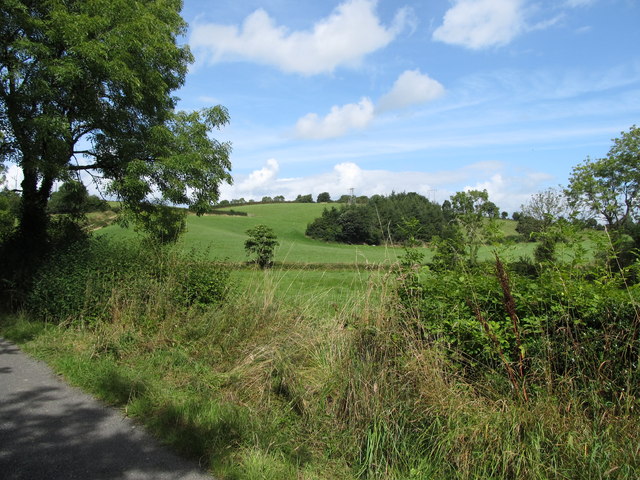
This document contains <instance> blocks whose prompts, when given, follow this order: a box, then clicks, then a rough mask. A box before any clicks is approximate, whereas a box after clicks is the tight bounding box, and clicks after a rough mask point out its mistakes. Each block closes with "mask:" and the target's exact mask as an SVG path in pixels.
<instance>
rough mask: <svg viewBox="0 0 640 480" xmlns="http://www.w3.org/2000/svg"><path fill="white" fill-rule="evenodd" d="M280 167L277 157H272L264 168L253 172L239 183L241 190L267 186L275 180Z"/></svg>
mask: <svg viewBox="0 0 640 480" xmlns="http://www.w3.org/2000/svg"><path fill="white" fill-rule="evenodd" d="M279 169H280V166H279V165H278V161H277V160H276V159H275V158H270V159H269V160H267V164H266V165H265V166H264V167H263V168H261V169H260V170H255V171H253V172H251V174H250V175H249V177H248V178H246V179H245V180H243V181H242V182H241V183H240V184H239V185H238V188H239V189H240V190H246V191H253V190H256V189H260V188H261V187H264V186H267V185H269V184H270V183H271V182H273V180H275V178H276V177H277V175H278V170H279Z"/></svg>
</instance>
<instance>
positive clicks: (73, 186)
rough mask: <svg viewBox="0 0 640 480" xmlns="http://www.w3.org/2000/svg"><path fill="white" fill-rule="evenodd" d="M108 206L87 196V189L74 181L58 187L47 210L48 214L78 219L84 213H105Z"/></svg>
mask: <svg viewBox="0 0 640 480" xmlns="http://www.w3.org/2000/svg"><path fill="white" fill-rule="evenodd" d="M108 208H109V204H108V203H107V202H106V201H105V200H102V199H101V198H99V197H97V196H96V195H89V192H88V191H87V187H85V186H84V184H82V183H81V182H78V181H76V180H69V181H66V182H65V183H63V184H62V185H61V186H60V189H59V190H58V191H57V192H53V193H52V194H51V197H50V198H49V203H48V205H47V210H48V211H49V212H50V213H57V214H66V215H71V216H72V217H75V218H79V217H82V216H83V215H84V214H85V213H88V212H95V211H105V210H107V209H108Z"/></svg>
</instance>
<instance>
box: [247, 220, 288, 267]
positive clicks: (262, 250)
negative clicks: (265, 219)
mask: <svg viewBox="0 0 640 480" xmlns="http://www.w3.org/2000/svg"><path fill="white" fill-rule="evenodd" d="M246 233H247V235H249V238H247V240H246V241H245V242H244V249H245V250H246V251H247V255H255V256H256V258H255V262H256V263H257V264H258V265H260V268H266V267H268V266H270V265H271V263H272V262H273V255H274V253H275V249H276V247H277V246H278V245H279V242H278V239H277V237H276V234H275V233H274V231H273V229H271V227H268V226H266V225H257V226H255V227H253V228H250V229H249V230H247V232H246Z"/></svg>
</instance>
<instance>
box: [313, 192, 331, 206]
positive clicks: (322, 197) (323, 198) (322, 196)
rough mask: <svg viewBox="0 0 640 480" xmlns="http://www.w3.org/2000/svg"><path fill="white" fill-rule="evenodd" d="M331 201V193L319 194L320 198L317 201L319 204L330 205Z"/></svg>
mask: <svg viewBox="0 0 640 480" xmlns="http://www.w3.org/2000/svg"><path fill="white" fill-rule="evenodd" d="M330 201H331V195H329V192H322V193H319V194H318V198H317V200H316V202H317V203H329V202H330Z"/></svg>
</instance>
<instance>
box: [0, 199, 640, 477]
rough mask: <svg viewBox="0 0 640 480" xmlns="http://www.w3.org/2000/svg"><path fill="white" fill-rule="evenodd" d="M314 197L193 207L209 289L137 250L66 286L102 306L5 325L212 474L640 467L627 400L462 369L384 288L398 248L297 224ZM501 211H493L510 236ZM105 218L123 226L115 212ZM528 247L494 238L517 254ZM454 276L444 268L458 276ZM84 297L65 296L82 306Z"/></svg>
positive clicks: (315, 210)
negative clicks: (254, 256)
mask: <svg viewBox="0 0 640 480" xmlns="http://www.w3.org/2000/svg"><path fill="white" fill-rule="evenodd" d="M323 207H324V206H322V205H316V204H285V205H252V206H243V207H238V206H234V207H233V208H234V209H237V210H239V209H243V210H245V211H247V212H248V213H249V214H250V215H249V216H247V217H239V216H234V217H231V216H230V217H224V216H210V217H195V216H190V217H189V218H188V226H189V232H188V233H187V237H186V239H185V242H184V244H183V245H182V248H183V249H184V250H186V251H190V250H191V249H192V248H196V247H198V248H201V249H202V251H205V252H206V254H203V255H206V258H205V260H206V259H208V258H213V257H217V258H222V257H226V258H227V259H229V260H230V261H231V262H235V263H236V264H235V266H234V267H233V270H232V272H231V279H232V280H233V283H234V284H235V288H234V289H233V290H232V293H231V294H230V295H229V296H228V297H227V298H226V299H225V301H224V302H223V303H222V304H219V303H215V304H207V305H203V304H199V303H196V304H191V303H185V302H176V301H175V295H176V292H181V291H183V290H184V285H183V282H184V278H185V277H184V273H185V272H187V273H189V272H192V271H193V270H194V268H193V267H194V266H195V265H196V264H197V265H206V264H207V262H206V261H201V260H202V257H200V256H197V255H196V256H195V257H193V256H192V257H188V258H187V260H184V259H182V257H181V256H177V257H170V258H168V259H167V258H163V259H162V261H161V262H159V263H157V266H156V267H153V268H151V269H150V271H149V272H150V273H149V274H147V273H148V272H147V271H146V270H145V269H146V268H147V267H146V265H147V264H153V263H154V262H153V261H152V260H153V255H152V253H151V252H144V251H139V253H138V257H135V258H139V259H140V260H141V262H140V263H136V261H134V260H135V259H132V260H131V261H130V262H129V263H130V264H131V265H133V267H131V268H133V271H134V273H135V275H134V276H131V275H130V276H126V277H123V278H122V279H121V278H119V277H118V276H117V275H113V276H109V275H108V273H109V272H105V273H104V276H106V278H108V279H110V280H109V281H111V282H112V284H108V283H107V285H108V286H110V288H109V290H108V291H106V293H105V291H104V290H100V291H98V290H97V289H95V290H92V288H95V285H91V282H90V281H86V285H83V288H76V289H74V290H73V291H74V292H76V295H78V296H80V297H82V295H87V297H86V298H89V299H90V301H94V299H93V298H92V297H89V296H88V295H89V294H98V293H99V294H100V295H104V297H102V300H101V302H102V303H101V308H100V309H99V313H100V315H102V316H100V317H91V318H88V317H86V316H85V317H82V316H78V317H74V316H73V315H69V316H68V317H66V318H65V319H62V321H61V322H60V323H59V324H52V323H43V322H37V321H32V320H31V319H29V318H27V317H25V316H13V317H3V318H0V332H1V333H2V335H4V336H6V337H7V338H10V339H13V340H14V341H16V342H19V343H20V344H21V346H22V347H23V348H25V349H26V350H27V351H29V352H30V353H32V354H34V355H36V356H38V357H39V358H42V359H43V360H45V361H47V362H48V363H50V364H51V365H52V366H53V367H54V369H55V370H56V371H57V372H59V373H62V374H64V375H65V376H66V377H67V378H68V379H69V380H70V381H71V382H72V383H74V384H76V385H79V386H81V387H82V388H84V389H86V390H88V391H90V392H92V393H93V394H94V395H96V396H99V397H100V398H103V399H104V400H105V401H107V402H109V403H111V404H114V405H117V406H119V407H120V408H122V409H123V410H124V411H125V412H126V413H127V414H128V415H130V416H132V417H135V418H137V419H138V420H139V421H141V422H143V423H144V424H145V425H147V427H148V428H149V429H150V430H152V431H153V432H154V433H155V434H156V435H158V436H159V437H160V438H162V439H163V440H164V441H165V442H167V443H169V444H171V445H173V447H174V448H175V449H176V450H178V451H180V452H182V453H183V454H185V455H188V456H192V457H194V458H197V459H198V460H200V461H201V462H203V464H205V465H208V466H209V468H210V469H211V471H212V472H213V473H214V475H215V476H216V477H217V478H221V479H223V480H231V479H248V480H253V479H270V478H273V479H283V480H287V479H292V480H293V479H296V480H307V479H308V480H312V479H337V480H341V479H345V480H346V479H354V478H358V479H390V480H405V479H407V480H409V479H413V480H415V479H426V478H434V479H449V478H458V479H479V478H496V479H513V478H518V479H520V478H522V479H539V478H620V479H632V478H638V474H639V472H640V451H639V450H638V448H637V438H640V427H639V425H640V422H637V413H635V411H633V410H627V411H621V410H616V409H615V408H614V407H612V406H607V405H603V407H602V409H601V410H599V411H597V412H594V410H593V409H591V408H590V407H589V406H588V405H587V403H588V402H587V401H586V400H585V398H584V396H581V395H583V393H584V392H580V394H576V395H575V396H574V397H571V396H563V395H561V394H560V393H558V392H562V388H561V387H563V386H566V388H569V386H570V384H571V377H568V378H566V379H564V380H562V382H565V383H566V385H565V384H563V383H562V382H560V383H561V385H559V386H557V388H556V387H554V389H551V388H550V389H549V392H548V393H547V392H545V391H544V389H542V390H541V391H540V392H537V395H535V396H533V399H532V400H531V401H530V402H528V403H523V402H522V400H521V399H519V398H518V397H517V396H515V395H509V388H510V387H509V384H508V382H507V381H506V380H504V378H503V377H504V375H503V372H502V371H501V370H499V369H497V370H496V371H492V370H490V369H489V370H490V371H489V373H488V374H487V375H486V377H483V378H480V379H479V378H476V379H470V378H465V377H464V375H462V374H461V373H460V372H459V371H458V370H456V369H455V368H453V367H452V364H451V360H450V359H451V355H452V353H451V352H449V351H447V350H445V349H443V348H441V347H439V346H437V345H436V343H437V342H431V341H428V339H425V338H422V337H421V336H420V335H419V334H418V331H417V330H416V323H415V319H414V318H413V317H412V316H411V315H412V312H411V311H408V310H407V309H406V308H405V306H403V304H402V302H400V301H399V299H398V297H397V290H396V287H397V285H396V283H395V282H396V278H395V277H394V275H393V274H392V273H391V272H390V270H389V269H388V268H387V267H388V266H389V265H391V264H392V263H393V262H395V258H396V256H397V255H398V253H400V252H401V249H397V248H385V247H362V246H349V245H337V244H325V243H322V242H317V241H314V240H311V239H307V238H306V237H304V227H305V226H306V223H308V221H310V220H311V219H313V218H315V216H317V215H319V214H320V212H321V211H322V208H323ZM259 223H265V224H267V225H269V226H271V227H272V228H273V229H274V230H275V231H276V234H277V235H278V237H279V239H280V241H281V242H282V246H281V248H280V250H279V252H278V257H277V258H276V260H277V261H278V262H279V264H278V265H277V268H273V269H270V270H266V271H262V270H257V269H254V268H249V267H247V266H245V265H241V264H240V262H243V261H244V260H245V259H246V257H245V255H244V249H243V243H244V239H245V238H246V236H245V234H244V232H245V230H246V229H248V228H250V227H252V226H255V225H257V224H259ZM514 224H515V222H510V221H508V222H502V227H503V229H504V230H505V233H508V231H509V229H511V228H514ZM102 232H103V233H104V235H106V236H108V237H111V238H131V237H132V236H133V233H132V232H129V231H126V230H122V229H120V228H119V227H117V226H110V227H107V228H105V229H103V230H102ZM210 244H211V245H212V247H211V248H210V249H209V250H206V248H207V247H208V246H209V245H210ZM125 245H127V243H125ZM534 246H535V245H534V244H530V243H527V244H513V245H505V246H502V247H501V249H502V253H503V254H504V255H505V256H508V257H510V258H516V259H517V258H518V257H519V256H522V255H526V254H528V253H530V252H531V251H532V249H533V248H534ZM572 251H573V250H572V249H569V248H567V251H566V252H560V253H561V254H562V255H563V256H564V255H567V256H571V255H572ZM113 252H114V253H113V257H118V259H124V258H125V257H126V255H124V254H121V253H122V252H120V253H118V252H119V251H118V250H114V251H113ZM100 255H108V252H105V253H100ZM100 255H97V258H98V261H99V257H100ZM489 255H491V248H486V249H483V250H482V252H481V258H487V257H488V256H489ZM94 261H95V260H94ZM172 262H177V263H172ZM68 263H69V262H65V265H66V264H68ZM103 263H105V262H101V264H103ZM114 263H115V264H120V263H121V264H123V265H125V264H126V265H128V264H129V263H127V262H125V261H124V260H118V262H114ZM376 264H380V266H379V267H378V266H376ZM94 270H95V269H94ZM86 271H91V269H90V268H89V269H87V270H82V272H83V275H84V273H86ZM162 272H164V273H162ZM179 272H182V274H178V273H179ZM159 275H166V276H165V277H161V278H160V277H159ZM78 278H85V277H84V276H79V277H78ZM101 278H102V277H101ZM187 278H188V277H187ZM452 278H453V277H452ZM460 278H461V279H460V280H458V277H455V278H453V280H452V279H451V278H450V279H449V280H450V281H452V282H453V283H452V284H455V285H456V286H455V288H458V289H462V290H464V289H468V288H469V286H468V285H467V284H465V280H464V278H463V276H461V277H460ZM111 279H112V280H111ZM53 280H55V278H54V279H53ZM60 280H61V281H59V282H56V284H58V285H60V286H61V287H62V286H64V285H63V284H64V281H68V280H69V279H68V278H64V279H60ZM209 280H211V279H207V278H205V279H204V280H203V281H204V282H205V283H206V282H208V281H209ZM456 282H457V283H456ZM72 286H73V285H72ZM101 286H102V287H104V285H103V284H101ZM47 292H48V290H47V291H45V292H44V293H47ZM43 298H45V297H43ZM82 298H85V297H82ZM434 301H436V299H434ZM518 301H522V300H521V299H520V297H519V298H518ZM86 303H87V302H78V305H80V307H78V308H82V309H83V310H82V311H83V312H84V311H85V310H86ZM426 307H429V304H426ZM449 310H452V308H449ZM561 310H562V312H568V311H569V310H568V307H567V309H566V310H565V309H561ZM105 312H106V314H105ZM464 320H465V321H467V322H469V321H471V322H473V321H474V320H473V318H471V319H464ZM476 330H477V331H478V332H480V331H481V330H480V326H479V325H478V326H477V328H476ZM454 353H455V352H454ZM454 356H455V355H454ZM487 368H489V367H487ZM604 370H606V367H604V368H603V369H601V371H604ZM504 385H506V386H504ZM567 385H569V386H567ZM505 392H506V393H505ZM590 394H591V395H593V396H594V397H597V396H598V392H597V391H593V392H591V393H590Z"/></svg>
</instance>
